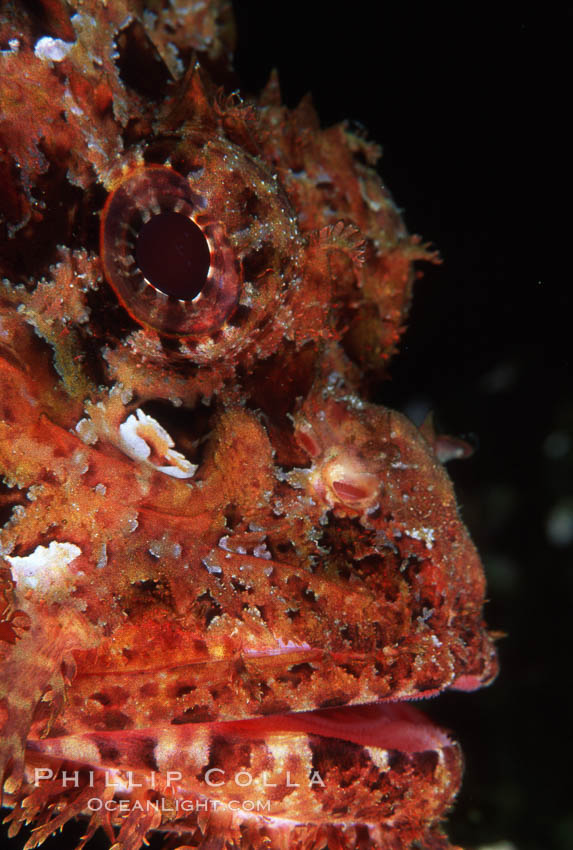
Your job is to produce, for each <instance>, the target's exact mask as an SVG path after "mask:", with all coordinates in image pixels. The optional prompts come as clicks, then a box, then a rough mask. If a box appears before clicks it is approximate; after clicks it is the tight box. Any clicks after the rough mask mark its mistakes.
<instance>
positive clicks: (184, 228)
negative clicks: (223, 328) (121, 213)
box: [135, 212, 211, 301]
mask: <svg viewBox="0 0 573 850" xmlns="http://www.w3.org/2000/svg"><path fill="white" fill-rule="evenodd" d="M135 261H136V263H137V265H138V266H139V269H140V270H141V272H142V273H143V275H144V276H145V277H146V278H147V280H148V281H149V282H150V283H151V284H152V285H153V286H154V287H155V288H156V289H159V290H160V291H161V292H164V293H165V294H166V295H171V296H172V297H173V298H178V299H179V300H181V301H191V300H192V299H193V298H195V296H196V295H198V294H199V292H201V290H202V289H203V287H204V285H205V282H206V280H207V275H208V274H209V266H210V261H211V256H210V253H209V246H208V244H207V240H206V239H205V237H204V236H203V233H202V232H201V229H200V228H199V227H198V226H197V225H196V224H195V222H194V221H192V220H191V219H190V218H188V217H187V216H185V215H181V214H180V213H176V212H165V213H160V214H159V215H154V216H153V217H152V218H150V219H149V221H147V222H146V223H145V224H144V225H143V227H142V228H141V230H140V231H139V234H138V237H137V241H136V245H135Z"/></svg>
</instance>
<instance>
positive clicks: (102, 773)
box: [26, 702, 462, 850]
mask: <svg viewBox="0 0 573 850" xmlns="http://www.w3.org/2000/svg"><path fill="white" fill-rule="evenodd" d="M96 751H97V752H98V753H99V757H98V758H97V759H96V758H94V757H93V754H94V753H95V752H96ZM28 753H29V760H28V778H29V780H30V783H31V784H32V785H33V786H34V787H33V788H32V790H31V791H30V786H28V790H27V792H26V796H28V797H30V796H31V797H32V798H33V797H34V796H35V795H36V796H39V795H41V794H42V793H44V796H45V797H46V798H47V799H50V800H52V801H57V803H58V805H59V807H60V808H61V807H62V806H63V807H64V810H65V805H66V803H67V804H68V805H69V806H70V811H72V810H73V815H74V816H75V815H77V814H78V813H79V812H78V810H77V803H76V804H74V799H76V798H77V796H78V794H80V793H82V794H83V795H84V798H85V800H86V801H87V800H88V796H89V793H90V791H89V789H88V780H89V778H90V777H91V781H92V784H93V798H94V799H98V798H99V799H104V798H105V799H107V800H108V802H109V804H110V808H108V809H107V811H108V813H109V817H110V819H111V823H113V824H114V825H115V826H116V827H119V828H120V830H121V829H122V828H124V827H123V824H124V823H125V822H126V821H125V818H126V812H131V811H133V810H135V809H137V808H138V807H139V808H141V810H142V814H141V817H142V818H144V819H145V817H147V818H152V819H151V820H149V826H150V828H151V829H153V830H160V831H163V832H173V833H177V834H178V835H182V834H186V835H187V836H188V839H189V840H188V841H187V839H186V841H187V843H191V838H190V836H193V835H196V834H197V830H199V831H201V832H202V834H203V833H205V834H211V833H214V834H217V835H222V836H225V837H228V838H229V839H232V840H237V838H238V837H240V835H242V834H243V833H244V832H245V830H247V832H249V835H251V838H250V839H249V840H250V842H251V843H250V844H246V845H245V846H252V847H258V846H260V847H263V846H265V847H267V848H269V850H270V848H274V847H281V846H287V847H290V846H293V847H294V846H297V842H298V841H299V839H300V841H301V842H302V843H301V845H300V846H301V847H303V846H309V847H312V846H313V843H314V841H315V839H314V838H312V836H315V837H316V842H317V843H316V844H315V846H316V847H319V846H324V845H320V842H319V837H320V835H322V834H323V831H324V830H331V831H332V830H333V829H334V830H335V832H336V834H337V835H338V836H339V838H340V842H339V846H340V847H346V846H348V847H351V846H355V844H356V846H358V843H357V842H358V839H359V837H360V835H363V836H365V835H367V836H369V838H368V841H369V842H370V843H366V844H365V845H364V846H366V847H368V846H370V847H380V848H386V847H388V848H392V850H394V848H397V847H409V846H410V844H411V843H412V842H415V841H419V842H420V846H425V845H424V841H425V840H426V839H425V838H424V836H426V834H427V832H428V830H430V831H431V830H433V829H434V827H435V825H436V824H437V823H438V822H439V820H440V819H441V818H442V817H443V816H444V813H445V812H446V811H447V809H448V808H449V806H450V805H451V803H452V801H453V799H454V797H455V794H456V793H457V791H458V789H459V785H460V782H461V774H462V761H461V754H460V750H459V747H458V746H457V744H455V743H454V742H453V741H452V740H451V739H450V738H449V737H448V735H447V734H446V733H445V732H444V731H442V730H440V729H439V728H437V727H436V726H434V725H433V724H432V723H431V722H430V721H429V720H428V719H427V718H426V717H425V716H424V715H423V714H422V712H420V711H419V710H418V709H416V708H414V707H413V706H411V705H409V704H406V703H404V702H394V703H388V702H386V703H374V704H369V705H362V706H349V707H345V708H332V709H324V710H317V711H308V712H299V713H293V714H283V715H273V716H269V717H264V718H253V719H248V720H242V721H229V722H219V723H204V724H201V723H200V724H185V725H180V726H175V727H171V728H169V729H142V730H122V731H114V732H99V733H98V732H90V733H86V734H84V735H70V736H64V737H61V738H49V737H48V738H44V739H42V740H40V739H36V740H30V741H29V743H28ZM38 769H39V770H43V771H44V773H41V774H40V776H42V777H47V772H46V771H48V770H49V771H51V772H52V776H51V777H50V778H49V780H48V779H46V780H45V781H44V780H42V781H41V782H35V783H34V781H33V776H34V778H36V777H37V776H38V774H37V773H36V771H37V770H38ZM64 770H65V771H66V774H65V775H66V776H67V777H68V782H67V784H63V783H62V773H63V771H64ZM75 771H77V772H78V774H77V775H78V777H79V788H74V787H73V783H71V782H70V780H69V777H70V776H72V775H73V774H74V772H75ZM48 782H49V787H48ZM114 785H115V786H116V787H115V788H114V787H110V786H114ZM121 801H123V802H124V808H123V810H122V809H121V808H120V803H121ZM126 801H127V802H126ZM144 804H145V806H144ZM149 804H150V805H151V806H152V807H153V806H156V807H157V810H158V812H159V815H154V814H153V811H152V813H151V815H150V814H149V813H148V814H147V815H145V813H144V809H145V808H147V809H149ZM97 805H99V804H97ZM74 806H75V809H74ZM82 812H83V814H84V815H90V812H91V813H92V814H93V809H90V806H89V805H88V804H87V803H85V804H84V808H83V809H82ZM70 816H72V815H70ZM153 818H154V819H153ZM142 824H143V821H142ZM145 824H147V820H146V821H145ZM141 828H142V829H143V826H141ZM237 830H239V832H237ZM241 830H242V832H241ZM321 830H322V832H321ZM364 830H365V831H366V832H364ZM329 835H330V838H329V842H330V844H332V845H333V846H336V840H338V839H335V838H333V835H334V833H332V832H330V833H329ZM344 836H346V837H344ZM390 836H394V837H393V838H392V839H390ZM343 838H344V840H343ZM397 839H399V840H400V841H402V843H401V844H400V843H392V842H393V841H394V842H396V840H397ZM285 841H286V842H287V843H286V844H285V843H284V842H285ZM305 842H306V844H305ZM353 842H355V844H353ZM193 846H195V844H193ZM198 846H200V845H198ZM428 846H429V845H428ZM436 846H438V845H436ZM443 846H444V847H447V846H448V845H447V844H445V845H443Z"/></svg>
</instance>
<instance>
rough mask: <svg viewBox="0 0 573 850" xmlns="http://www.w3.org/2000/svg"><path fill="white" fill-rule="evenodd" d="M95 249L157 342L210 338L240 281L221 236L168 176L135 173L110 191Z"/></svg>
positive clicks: (154, 171) (180, 181)
mask: <svg viewBox="0 0 573 850" xmlns="http://www.w3.org/2000/svg"><path fill="white" fill-rule="evenodd" d="M100 244H101V258H102V263H103V268H104V273H105V277H106V279H107V280H108V282H109V283H110V285H111V286H112V288H113V289H114V291H115V293H116V295H117V297H118V298H119V301H120V302H121V303H122V304H123V306H124V307H125V309H126V310H127V311H128V312H129V314H130V315H131V316H132V317H133V318H134V319H135V320H136V321H138V322H139V323H140V324H142V325H145V326H148V327H151V328H153V329H155V330H156V331H158V332H159V333H161V334H165V335H167V336H194V335H202V334H208V333H210V332H213V331H215V330H217V329H218V328H219V327H221V325H222V324H224V322H225V321H226V319H227V318H228V317H229V316H230V315H231V313H232V312H233V311H234V309H235V307H236V304H237V301H238V298H239V295H240V280H239V276H238V273H237V268H236V264H235V262H234V258H233V252H232V249H231V246H230V245H229V244H228V242H227V240H226V238H225V235H224V231H223V228H222V227H221V226H220V225H218V223H217V222H216V220H214V219H213V218H212V217H211V215H210V213H209V210H207V209H206V204H205V201H204V200H203V198H202V197H201V196H200V195H198V194H197V193H195V192H193V191H192V189H191V187H190V185H189V182H188V181H187V180H186V179H185V177H184V176H183V175H181V174H179V173H178V172H176V171H174V170H173V169H172V168H169V167H167V166H159V165H155V166H145V167H142V168H138V169H136V170H134V171H132V172H131V173H130V174H128V175H127V176H126V177H125V178H124V179H123V180H122V181H121V182H120V183H119V184H118V185H117V186H116V187H115V189H114V190H113V191H112V192H111V193H110V195H109V197H108V200H107V202H106V205H105V208H104V211H103V215H102V222H101V234H100Z"/></svg>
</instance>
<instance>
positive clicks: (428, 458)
mask: <svg viewBox="0 0 573 850" xmlns="http://www.w3.org/2000/svg"><path fill="white" fill-rule="evenodd" d="M30 8H32V6H30ZM33 8H34V10H35V11H34V13H33V14H32V13H29V12H28V11H27V9H28V6H27V5H26V4H21V3H17V2H12V3H10V2H8V3H6V4H4V5H3V11H2V19H1V21H0V50H1V54H0V81H1V82H0V174H1V179H2V187H3V188H2V193H1V196H0V229H1V232H0V240H1V242H0V257H1V268H0V271H1V277H2V279H3V282H2V286H1V289H0V304H1V307H0V309H1V313H0V471H1V474H2V476H3V484H2V491H1V497H2V502H1V506H2V522H3V526H2V530H1V535H0V547H1V550H0V551H1V555H2V565H1V572H0V590H1V596H0V600H1V604H0V659H1V672H0V728H1V743H0V782H1V783H2V787H3V799H4V803H5V804H7V805H8V806H9V807H10V812H9V814H8V821H9V824H10V826H9V832H10V834H11V835H12V834H15V833H17V832H18V830H19V829H20V827H21V826H22V825H23V824H28V823H31V824H32V825H33V831H32V833H31V837H30V839H29V841H28V844H27V845H26V846H27V847H29V848H32V847H36V846H37V845H39V844H40V843H41V842H42V841H43V840H44V839H45V838H46V837H48V836H49V835H50V834H51V833H52V832H55V831H56V830H58V829H59V828H60V827H62V826H63V825H64V824H65V823H66V822H67V821H69V820H70V819H74V818H81V819H83V821H84V823H85V836H86V837H85V839H82V841H81V843H80V847H83V846H84V844H85V842H86V841H87V840H88V839H89V838H91V836H92V835H93V834H94V833H95V832H96V831H97V830H99V829H101V830H103V831H104V832H105V833H107V835H108V837H109V841H110V843H111V844H113V845H114V847H115V848H121V849H122V850H138V848H139V847H140V846H141V845H142V843H143V842H144V841H145V840H146V839H149V838H150V837H151V835H152V834H157V833H162V834H163V835H164V836H165V847H169V848H177V847H185V848H187V847H192V848H204V850H223V848H243V850H249V848H268V850H274V849H275V848H300V849H301V850H302V848H305V850H320V848H326V847H328V848H330V850H336V849H337V848H354V847H360V848H384V850H408V848H414V847H416V848H423V849H424V850H447V848H450V847H451V845H450V844H449V842H448V840H447V838H446V837H445V835H444V833H443V831H442V827H441V822H442V820H443V818H444V815H445V813H446V812H447V810H448V808H449V807H450V806H451V804H452V801H453V799H454V797H455V794H456V792H457V790H458V788H459V784H460V778H461V771H462V764H461V755H460V750H459V747H458V745H457V744H456V743H455V741H454V740H453V739H452V738H451V737H450V735H449V734H448V733H446V732H444V731H443V730H440V729H438V728H436V727H435V726H434V725H432V724H431V723H430V721H428V720H427V719H426V718H425V717H424V715H423V714H422V713H421V712H420V711H419V710H418V709H417V708H414V707H413V705H412V703H411V701H412V700H415V699H418V698H420V697H428V696H433V695H435V694H438V693H439V692H441V691H443V690H445V689H447V688H455V689H459V690H472V689H474V688H478V687H480V686H481V685H485V684H488V683H489V682H490V681H491V680H492V679H493V678H494V676H495V674H496V670H497V662H496V657H495V652H494V649H493V644H492V639H491V635H489V634H488V632H487V630H486V628H485V626H484V623H483V619H482V606H483V602H484V591H485V588H484V576H483V571H482V566H481V563H480V560H479V558H478V555H477V553H476V551H475V548H474V546H473V544H472V542H471V540H470V538H469V536H468V533H467V531H466V529H465V527H464V525H463V523H462V521H461V520H460V517H459V514H458V511H457V507H456V501H455V497H454V494H453V491H452V487H451V484H450V481H449V479H448V476H447V474H446V472H445V470H444V467H443V464H442V462H441V461H443V460H444V459H445V458H446V456H447V455H448V453H447V452H444V450H443V445H444V441H442V442H439V440H437V439H434V435H433V433H432V431H431V429H428V427H426V428H425V429H423V430H422V431H420V430H419V429H417V428H416V427H415V426H414V425H413V424H411V423H410V422H409V421H408V420H407V419H406V418H405V417H404V416H403V415H401V414H399V413H396V412H393V411H392V410H389V409H387V408H385V407H382V406H380V405H377V404H373V403H372V402H371V401H370V400H369V389H370V387H372V386H373V385H375V383H376V381H375V379H376V377H377V376H380V375H381V374H382V373H383V372H384V370H385V369H386V367H387V363H388V361H389V359H390V357H391V356H392V355H393V354H394V353H395V351H396V349H397V345H398V342H399V338H400V334H401V332H402V330H403V328H404V323H405V320H406V314H407V310H408V306H409V302H410V296H411V288H412V281H413V277H414V274H413V263H414V262H415V261H416V260H423V259H432V257H433V255H432V254H431V252H429V251H428V249H427V248H426V247H425V246H424V245H422V244H421V243H420V241H419V240H418V239H416V238H414V237H411V236H409V235H408V233H407V232H406V230H405V227H404V225H403V223H402V220H401V218H400V215H399V213H398V212H397V210H396V208H395V206H394V204H393V202H392V199H391V198H390V196H389V194H388V192H387V191H386V189H385V188H384V187H383V185H382V183H381V182H380V179H379V177H378V176H377V173H376V171H375V165H376V162H377V160H378V158H379V150H378V148H377V147H376V145H374V144H372V143H370V142H369V141H367V140H366V139H365V138H363V137H362V136H360V135H356V134H354V133H352V132H350V130H349V129H348V128H347V127H346V126H334V127H330V128H327V129H322V128H321V126H320V124H319V121H318V118H317V116H316V114H315V112H314V110H313V107H312V106H311V104H310V102H308V101H307V100H304V101H303V102H302V103H301V104H300V105H299V106H298V107H297V108H296V109H294V110H291V109H288V108H286V107H285V106H283V105H282V103H281V96H280V91H279V86H278V81H277V79H276V77H275V76H273V77H272V78H271V79H270V81H269V83H268V85H267V86H266V88H265V89H264V91H263V92H262V93H261V95H260V97H259V98H258V99H257V100H242V99H241V98H239V97H238V96H237V95H235V94H232V93H231V92H230V90H229V86H228V83H227V80H228V79H230V78H231V66H230V57H231V52H232V47H233V25H232V18H231V14H230V8H229V4H228V3H227V2H225V0H212V1H211V2H208V3H204V2H201V3H199V2H190V3H189V2H185V3H183V2H180V0H172V2H169V3H168V2H166V0H163V2H162V0H159V2H154V3H151V2H150V3H149V4H148V8H146V9H142V4H141V3H135V2H127V0H124V2H120V0H113V2H112V0H110V2H108V3H105V4H104V3H100V2H96V0H84V2H79V0H69V2H60V0H41V2H39V3H37V4H35V5H34V6H33ZM438 445H440V446H442V449H441V450H440V451H438V450H437V448H436V447H437V446H438Z"/></svg>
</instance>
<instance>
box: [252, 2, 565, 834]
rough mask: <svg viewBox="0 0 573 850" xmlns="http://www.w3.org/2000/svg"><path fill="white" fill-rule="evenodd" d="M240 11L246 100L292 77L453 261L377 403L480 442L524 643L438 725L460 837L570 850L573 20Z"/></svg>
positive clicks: (495, 573)
mask: <svg viewBox="0 0 573 850" xmlns="http://www.w3.org/2000/svg"><path fill="white" fill-rule="evenodd" d="M236 10H237V13H238V32H239V51H238V55H237V62H236V66H237V69H238V73H239V77H240V79H241V80H242V82H243V86H244V88H245V89H247V90H249V89H250V90H251V91H255V90H257V89H259V88H260V86H262V85H263V84H264V82H265V80H266V78H267V75H268V73H269V71H270V69H271V68H272V67H277V68H278V70H279V77H280V81H281V87H282V91H283V97H284V99H285V101H286V102H287V103H288V104H289V105H290V106H294V105H295V104H296V103H297V101H298V100H299V99H300V97H302V96H303V95H304V94H305V93H306V92H307V91H311V92H312V94H313V98H314V102H315V105H316V107H317V110H318V112H319V114H320V117H321V119H322V121H323V122H324V123H325V124H329V123H333V122H336V121H341V120H345V119H351V120H354V121H358V122H360V123H361V124H363V125H364V126H365V127H367V129H368V132H369V135H370V137H371V138H372V139H374V140H376V141H378V142H380V143H381V144H382V146H383V150H384V156H383V159H382V162H381V165H380V173H381V175H382V177H383V180H384V182H385V183H386V185H387V186H388V188H389V189H390V190H391V191H392V193H393V195H394V198H395V200H396V202H397V203H398V205H399V206H400V207H401V208H402V209H403V210H404V218H405V221H406V223H407V225H408V228H409V229H410V231H411V232H414V233H418V234H420V235H421V236H422V237H423V238H424V239H425V240H429V241H431V242H432V243H434V244H435V245H436V246H437V247H438V248H439V250H440V253H441V256H442V258H443V265H442V266H440V267H428V268H426V269H425V270H424V272H425V273H424V277H423V279H422V280H421V281H420V282H419V283H418V284H417V287H416V290H415V296H414V305H413V309H412V313H411V318H410V323H409V328H408V331H407V333H406V335H405V337H404V339H403V344H402V349H401V353H400V354H399V355H398V357H397V358H396V360H395V361H394V363H393V366H392V368H391V373H392V381H391V382H390V383H388V384H384V385H383V386H381V387H380V395H379V400H380V401H381V402H383V403H385V404H388V405H390V406H393V407H397V408H398V409H402V410H406V411H407V412H410V413H412V414H414V415H419V414H420V412H421V411H423V410H424V409H428V408H431V409H433V410H434V412H435V415H436V416H437V419H438V422H439V424H440V425H441V426H442V429H443V430H444V431H446V432H447V433H452V434H458V435H460V434H467V433H471V434H473V435H475V438H477V441H478V443H479V449H478V451H477V453H476V454H475V455H474V457H473V458H472V459H470V460H467V461H464V462H458V463H454V464H452V465H450V467H449V469H450V473H451V475H452V477H453V478H454V481H455V483H456V490H457V493H458V499H459V502H460V506H461V509H462V512H463V516H464V519H465V521H466V523H467V524H468V526H469V527H470V530H471V532H472V535H473V537H474V539H475V541H476V543H477V545H478V548H479V549H480V552H481V553H482V556H483V559H484V562H485V567H486V571H487V573H488V580H489V596H490V600H491V601H490V602H489V603H488V605H487V609H486V616H487V619H488V622H489V624H490V625H491V627H492V628H495V629H499V630H503V631H505V632H507V637H506V638H505V639H504V640H502V641H500V643H499V652H500V658H501V664H502V667H501V673H500V676H499V678H498V680H497V681H496V682H495V684H494V685H493V686H492V687H491V688H489V689H487V690H484V691H482V692H476V693H474V694H454V693H452V694H451V695H445V696H443V697H440V698H439V699H437V700H434V701H431V703H426V704H424V706H423V707H424V710H428V711H429V712H430V713H431V714H432V716H433V717H434V718H435V719H437V720H438V721H440V722H441V723H443V724H445V725H446V726H447V727H449V728H450V729H452V730H454V731H455V733H456V735H457V736H458V738H459V739H460V740H461V742H462V745H463V748H464V752H465V754H466V775H465V780H464V787H463V790H462V793H461V795H460V798H459V800H458V803H457V805H456V808H455V810H454V812H453V814H452V815H451V818H450V825H449V832H450V835H451V838H452V840H453V841H455V842H458V843H459V844H462V845H463V846H464V847H478V846H480V845H484V844H486V843H490V842H491V843H494V842H502V841H506V842H511V843H512V844H513V846H514V847H515V848H516V850H552V848H555V850H557V848H559V850H571V848H573V806H572V805H571V747H570V742H571V738H572V735H571V717H570V709H569V707H568V702H569V698H568V693H567V692H568V686H569V681H568V680H569V678H570V675H571V656H570V654H569V653H568V652H567V644H570V641H569V636H568V632H569V630H570V623H571V608H572V605H571V602H572V599H573V594H572V592H571V591H572V583H573V582H572V576H573V570H572V568H573V545H572V542H573V541H572V540H571V537H573V535H572V534H571V531H570V524H571V523H572V522H573V519H572V513H571V512H572V511H573V494H572V490H571V481H573V445H572V443H571V442H570V443H569V448H567V439H568V437H569V439H570V440H573V398H572V395H571V383H572V369H571V364H572V358H571V353H570V352H571V345H572V338H571V337H572V334H571V306H572V300H571V295H570V292H571V284H570V273H569V272H568V270H567V266H566V265H565V263H562V264H561V266H560V270H559V271H556V269H557V268H559V266H558V264H557V262H556V260H557V258H558V257H559V254H560V253H561V251H562V250H563V249H564V248H565V250H566V246H567V244H568V242H570V234H569V232H568V230H569V228H570V219H571V216H570V212H569V201H568V197H570V178H569V163H568V155H566V154H565V148H566V145H568V144H569V142H568V140H567V139H566V138H565V136H564V132H565V130H564V128H565V123H564V119H565V117H566V114H567V111H568V110H569V108H570V107H569V102H570V93H569V89H570V77H571V72H570V53H571V36H572V23H573V13H572V10H571V7H570V6H569V8H568V4H561V5H560V6H559V7H557V6H554V7H553V9H552V8H551V7H548V8H545V9H544V10H542V9H541V7H540V6H539V7H538V8H537V10H536V9H535V7H533V6H532V8H530V9H529V10H524V9H523V8H519V7H518V6H517V5H516V6H513V5H512V4H499V8H494V7H493V6H492V7H491V8H490V7H488V6H487V4H485V5H484V4H470V3H459V4H458V3H456V4H454V3H447V4H435V3H425V4H419V5H416V4H413V3H409V2H402V3H372V2H370V3H368V2H363V0H355V2H352V3H349V4H344V5H343V6H338V7H335V6H334V5H332V4H326V3H321V2H314V3H313V2H307V3H299V2H294V3H293V2H290V3H278V4H274V3H273V4H271V3H262V2H254V0H253V2H243V0H240V2H237V3H236ZM564 253H565V251H564V252H563V254H564ZM550 435H553V436H550ZM548 438H549V439H548ZM559 516H561V517H562V519H563V523H564V526H565V529H566V531H565V533H564V535H562V536H561V537H560V539H561V542H560V543H558V542H557V541H556V536H558V535H557V533H556V531H555V530H553V531H552V532H551V533H548V527H549V528H552V529H555V527H556V525H557V517H559ZM567 528H569V531H567ZM568 535H569V536H568ZM500 850H501V848H500Z"/></svg>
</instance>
